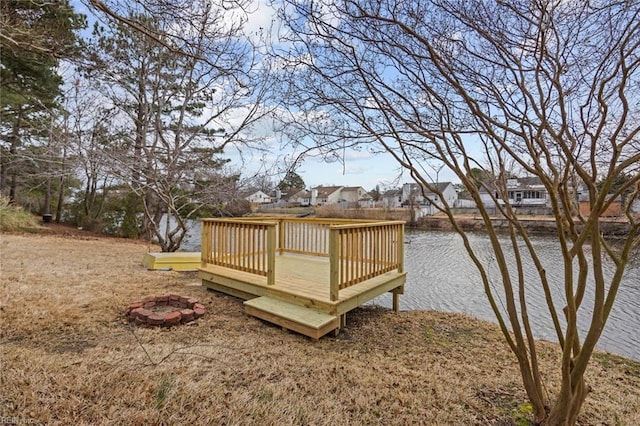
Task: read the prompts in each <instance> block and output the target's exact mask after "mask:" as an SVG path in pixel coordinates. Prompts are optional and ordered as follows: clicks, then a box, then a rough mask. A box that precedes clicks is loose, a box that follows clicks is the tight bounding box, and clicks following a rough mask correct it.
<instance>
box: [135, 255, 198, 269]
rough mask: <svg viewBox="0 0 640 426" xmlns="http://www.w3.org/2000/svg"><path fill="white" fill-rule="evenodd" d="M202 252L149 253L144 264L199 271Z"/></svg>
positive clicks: (148, 267) (153, 267)
mask: <svg viewBox="0 0 640 426" xmlns="http://www.w3.org/2000/svg"><path fill="white" fill-rule="evenodd" d="M200 262H201V260H200V252H199V251H198V252H187V251H176V252H173V253H147V254H145V255H144V257H143V258H142V266H144V267H145V268H147V269H162V270H169V269H173V270H174V271H197V270H198V268H199V267H200V264H201V263H200Z"/></svg>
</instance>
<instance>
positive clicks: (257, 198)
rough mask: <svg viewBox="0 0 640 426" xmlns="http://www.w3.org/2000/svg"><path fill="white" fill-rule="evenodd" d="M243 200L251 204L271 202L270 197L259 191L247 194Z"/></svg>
mask: <svg viewBox="0 0 640 426" xmlns="http://www.w3.org/2000/svg"><path fill="white" fill-rule="evenodd" d="M244 199H245V200H247V201H249V202H250V203H251V204H267V203H270V202H271V197H270V196H269V195H267V194H265V193H264V192H262V191H260V190H258V191H255V192H253V193H251V194H249V195H248V196H246V197H244Z"/></svg>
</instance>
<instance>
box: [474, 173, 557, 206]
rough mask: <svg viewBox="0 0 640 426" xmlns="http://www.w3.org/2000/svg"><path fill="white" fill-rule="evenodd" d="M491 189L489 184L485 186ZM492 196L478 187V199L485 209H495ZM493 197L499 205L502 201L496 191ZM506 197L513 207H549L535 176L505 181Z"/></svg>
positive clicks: (544, 192)
mask: <svg viewBox="0 0 640 426" xmlns="http://www.w3.org/2000/svg"><path fill="white" fill-rule="evenodd" d="M486 186H487V187H489V188H491V186H490V184H488V185H486ZM491 195H492V194H490V193H489V192H488V191H487V188H485V187H484V186H482V187H480V199H481V200H482V204H484V205H485V206H487V207H495V202H494V201H493V199H492V196H491ZM493 196H495V197H496V198H497V199H498V203H499V204H500V205H502V204H504V201H503V200H502V199H501V198H500V197H499V196H498V192H497V190H494V191H493ZM507 196H508V199H509V204H511V205H512V206H514V207H549V206H550V201H549V194H548V193H547V190H546V188H545V187H544V185H543V184H542V181H541V180H540V178H539V177H537V176H532V177H523V178H513V179H507Z"/></svg>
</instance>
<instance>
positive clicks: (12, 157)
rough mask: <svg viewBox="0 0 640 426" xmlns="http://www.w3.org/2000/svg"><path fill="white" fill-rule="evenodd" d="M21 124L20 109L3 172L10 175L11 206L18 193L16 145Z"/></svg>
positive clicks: (18, 140)
mask: <svg viewBox="0 0 640 426" xmlns="http://www.w3.org/2000/svg"><path fill="white" fill-rule="evenodd" d="M21 124H22V108H20V109H19V110H18V116H17V117H16V124H15V125H14V126H13V132H12V134H11V145H10V146H9V165H8V167H7V168H6V170H5V173H7V174H10V175H11V181H10V183H9V204H13V203H15V201H16V196H17V191H18V176H17V173H18V172H17V167H16V164H15V163H16V157H17V154H18V145H20V125H21Z"/></svg>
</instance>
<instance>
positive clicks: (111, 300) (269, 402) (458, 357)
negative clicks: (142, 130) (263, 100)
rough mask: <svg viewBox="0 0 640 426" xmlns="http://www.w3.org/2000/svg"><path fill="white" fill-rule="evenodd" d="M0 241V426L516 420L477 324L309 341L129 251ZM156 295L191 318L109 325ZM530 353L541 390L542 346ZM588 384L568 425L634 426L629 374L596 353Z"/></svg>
mask: <svg viewBox="0 0 640 426" xmlns="http://www.w3.org/2000/svg"><path fill="white" fill-rule="evenodd" d="M0 245H1V256H2V263H1V265H0V268H1V274H2V275H1V283H2V285H1V293H0V315H1V318H0V320H1V323H0V324H1V333H0V344H1V345H2V355H1V359H0V361H1V364H2V366H1V367H2V368H1V373H0V389H1V390H0V417H1V418H2V420H3V421H4V420H6V419H9V420H17V421H22V422H25V423H26V422H32V423H38V424H47V425H56V424H59V425H69V424H74V425H100V424H112V425H155V424H162V425H172V424H194V425H196V424H197V425H200V424H227V425H245V424H259V425H288V424H299V425H310V424H315V425H345V424H350V425H360V424H368V425H369V424H385V425H407V424H430V425H431V424H443V425H446V424H516V423H517V424H526V421H525V420H526V418H527V414H528V412H529V406H528V405H527V404H526V398H525V395H524V392H523V390H522V386H521V385H520V377H519V373H518V370H517V367H516V365H515V363H514V358H513V356H512V355H511V354H510V352H509V350H508V348H507V347H506V345H505V344H504V343H503V341H502V339H501V337H500V335H499V333H498V331H497V328H496V327H495V326H494V325H492V324H490V323H486V322H482V321H478V320H475V319H472V318H469V317H466V316H462V315H455V314H447V313H439V312H417V311H413V312H400V313H397V314H396V313H393V312H391V311H389V310H387V309H385V308H380V307H366V308H360V309H358V310H356V311H354V312H352V313H350V314H349V318H348V321H349V323H348V328H347V329H346V330H344V331H343V332H342V333H341V334H340V336H339V337H338V338H330V337H325V338H322V339H321V340H320V341H312V340H310V339H308V338H306V337H303V336H300V335H297V334H294V333H291V332H286V331H283V330H282V329H280V328H278V327H275V326H272V325H269V324H267V323H264V322H261V321H260V320H257V319H254V318H251V317H248V316H246V315H245V314H244V313H243V308H242V303H241V301H240V300H238V299H235V298H232V297H229V296H224V295H221V294H217V293H214V292H209V291H206V290H204V289H202V288H201V287H200V283H199V280H198V279H197V277H196V275H195V274H193V273H177V272H162V271H147V270H145V269H144V268H142V267H141V266H140V261H141V259H142V257H143V255H144V254H145V253H146V252H147V251H148V250H149V247H148V246H147V245H145V244H143V243H139V242H130V241H125V240H118V239H108V238H98V237H93V236H89V235H85V234H80V233H78V232H75V233H71V234H69V235H41V234H35V235H16V234H2V235H0ZM152 249H153V248H152ZM167 293H180V294H183V295H189V296H193V297H196V298H198V299H200V301H201V302H202V303H203V304H204V305H205V306H206V309H207V313H206V315H205V316H204V317H203V318H201V319H199V320H198V321H197V322H195V323H193V324H191V325H182V326H179V327H174V328H171V329H150V328H139V327H135V326H130V325H129V324H128V323H127V322H126V321H125V320H124V314H125V310H126V308H127V306H128V304H129V303H130V302H132V301H134V300H137V299H140V298H142V297H144V296H149V295H159V294H167ZM541 357H542V362H543V371H544V373H545V379H546V380H547V382H548V384H549V385H548V386H549V392H553V391H554V387H555V386H556V383H557V372H556V371H555V363H556V362H557V359H558V352H557V350H556V348H555V346H554V345H551V344H545V345H544V346H543V349H542V350H541ZM588 381H589V384H590V385H591V386H592V387H593V392H592V393H591V394H590V395H589V397H588V400H587V402H586V405H585V407H584V410H583V414H582V416H581V418H580V423H581V424H594V425H595V424H598V425H599V424H610V425H615V424H624V425H637V424H640V365H639V364H638V363H633V362H631V361H627V360H624V359H621V358H617V357H612V356H608V355H604V354H599V355H598V356H597V357H596V358H595V359H594V361H593V362H592V365H591V366H590V369H589V371H588ZM5 422H6V421H5Z"/></svg>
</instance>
